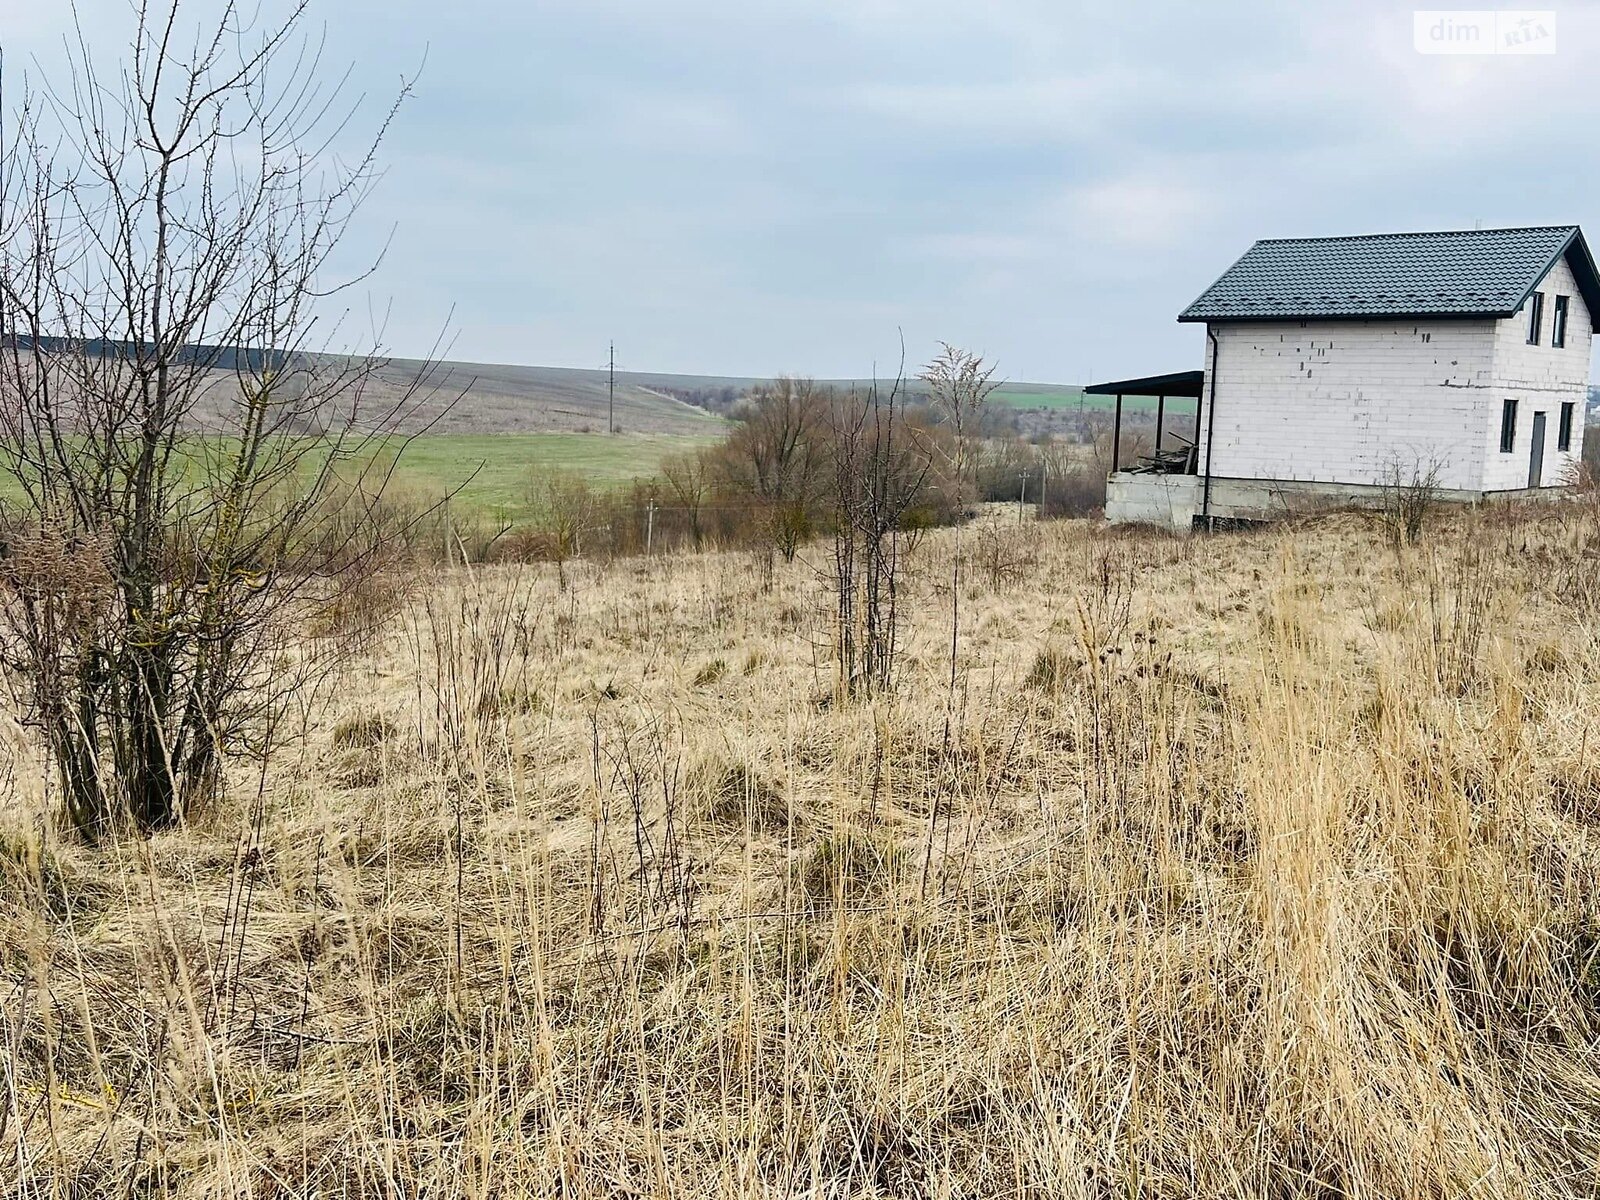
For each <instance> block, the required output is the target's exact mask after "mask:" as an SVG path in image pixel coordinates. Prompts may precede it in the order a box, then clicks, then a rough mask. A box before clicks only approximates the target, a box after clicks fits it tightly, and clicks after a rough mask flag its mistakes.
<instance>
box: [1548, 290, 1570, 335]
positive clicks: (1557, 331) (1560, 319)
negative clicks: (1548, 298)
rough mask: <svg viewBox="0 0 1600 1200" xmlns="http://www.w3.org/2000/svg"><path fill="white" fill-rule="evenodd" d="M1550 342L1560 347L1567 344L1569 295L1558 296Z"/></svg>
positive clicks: (1551, 323)
mask: <svg viewBox="0 0 1600 1200" xmlns="http://www.w3.org/2000/svg"><path fill="white" fill-rule="evenodd" d="M1550 344H1551V345H1552V346H1556V347H1560V346H1565V345H1566V344H1567V297H1565V296H1557V297H1556V311H1555V315H1554V316H1553V317H1552V319H1551V322H1550Z"/></svg>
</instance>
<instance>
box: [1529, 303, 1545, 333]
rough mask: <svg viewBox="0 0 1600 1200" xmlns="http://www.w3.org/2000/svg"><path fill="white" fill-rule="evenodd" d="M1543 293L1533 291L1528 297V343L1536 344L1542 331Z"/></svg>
mask: <svg viewBox="0 0 1600 1200" xmlns="http://www.w3.org/2000/svg"><path fill="white" fill-rule="evenodd" d="M1543 326H1544V293H1543V292H1535V293H1534V294H1533V295H1532V296H1530V297H1529V298H1528V345H1530V346H1537V345H1538V344H1539V338H1540V336H1541V335H1542V334H1543V333H1544V328H1543Z"/></svg>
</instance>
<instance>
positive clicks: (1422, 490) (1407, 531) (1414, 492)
mask: <svg viewBox="0 0 1600 1200" xmlns="http://www.w3.org/2000/svg"><path fill="white" fill-rule="evenodd" d="M1439 471H1440V468H1439V464H1438V463H1437V462H1430V463H1426V464H1424V463H1421V462H1415V461H1413V462H1411V463H1409V464H1405V463H1400V462H1394V463H1391V464H1390V465H1389V467H1388V469H1387V471H1386V472H1385V474H1384V479H1383V484H1382V491H1381V493H1380V499H1379V505H1378V518H1379V520H1380V521H1381V522H1382V524H1383V530H1384V533H1385V534H1386V535H1387V536H1388V538H1389V544H1390V545H1392V546H1394V547H1396V548H1397V549H1398V548H1399V547H1401V546H1410V545H1414V544H1415V543H1416V542H1417V540H1418V539H1419V538H1421V537H1422V531H1423V529H1424V528H1425V527H1426V526H1427V524H1428V521H1429V520H1430V519H1431V517H1432V515H1433V513H1434V511H1435V510H1436V509H1437V508H1438V506H1439V504H1440V499H1439Z"/></svg>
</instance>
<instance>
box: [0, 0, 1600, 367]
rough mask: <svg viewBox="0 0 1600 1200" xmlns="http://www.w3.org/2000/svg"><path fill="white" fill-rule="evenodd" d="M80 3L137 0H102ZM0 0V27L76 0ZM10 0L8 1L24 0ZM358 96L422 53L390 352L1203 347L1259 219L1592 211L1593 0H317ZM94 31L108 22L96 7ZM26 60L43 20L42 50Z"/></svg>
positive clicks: (398, 158)
mask: <svg viewBox="0 0 1600 1200" xmlns="http://www.w3.org/2000/svg"><path fill="white" fill-rule="evenodd" d="M97 3H100V4H103V5H104V7H105V9H106V14H105V15H104V16H103V17H102V15H101V14H100V13H99V11H98V9H97V11H96V17H95V19H96V28H97V29H101V28H106V27H110V26H112V25H114V24H115V22H116V21H118V20H125V16H123V15H122V14H123V12H124V9H123V7H122V6H121V5H120V4H116V3H112V2H111V0H97ZM40 7H41V6H35V5H28V6H27V7H26V10H25V11H26V20H25V21H24V20H23V13H24V9H23V7H22V6H20V5H13V4H11V3H3V4H0V15H3V16H4V18H5V27H6V29H7V30H8V51H9V50H11V49H12V47H13V44H14V43H15V44H17V45H21V46H26V47H29V48H33V49H37V48H40V47H44V48H46V50H47V48H48V46H49V44H50V42H51V40H52V39H53V38H56V37H59V34H60V32H61V20H62V15H61V14H58V13H54V12H52V13H50V14H49V15H44V14H42V13H41V11H40ZM13 9H15V11H12V10H13ZM319 15H320V16H321V17H322V18H324V19H326V20H327V22H328V26H329V48H330V55H331V57H333V58H335V59H344V58H351V57H353V58H354V59H355V60H356V64H357V82H358V84H359V85H360V87H361V88H362V89H364V90H366V91H367V92H369V93H370V94H371V95H372V97H374V102H376V98H378V97H380V96H382V95H385V94H387V93H388V92H390V91H392V89H393V87H394V85H395V83H396V81H397V80H398V78H399V76H400V74H401V72H402V71H406V70H409V69H411V68H412V67H413V66H414V65H415V64H416V63H417V62H418V61H419V60H420V59H421V58H422V56H423V54H424V52H426V55H427V60H428V61H427V69H426V72H425V73H424V75H423V79H422V82H421V85H420V87H419V91H418V95H417V98H416V101H415V103H414V104H413V105H412V106H411V107H410V108H409V109H408V111H407V112H406V113H405V114H404V116H403V119H402V121H401V123H400V125H399V126H398V127H397V129H396V131H395V135H394V137H393V139H392V140H391V142H390V145H389V154H390V159H391V161H392V167H391V170H390V173H389V176H388V178H387V179H386V181H385V183H384V185H383V187H382V188H381V189H380V191H379V192H378V193H377V195H376V196H375V197H374V199H373V201H372V203H371V207H370V208H369V209H368V211H367V214H366V215H367V218H368V222H369V228H370V230H371V233H370V235H369V236H368V238H367V241H366V243H364V245H363V247H353V248H352V250H353V251H354V250H356V249H360V248H365V246H368V245H370V244H374V243H375V241H376V240H377V239H378V238H379V237H380V236H381V235H382V234H384V233H386V232H387V230H388V228H389V227H390V226H391V225H395V226H397V232H396V237H395V241H394V243H393V247H392V249H391V251H390V254H389V257H388V260H387V262H386V264H385V268H384V271H383V272H382V274H381V275H380V277H379V278H378V280H377V281H375V283H374V287H375V288H377V289H380V290H381V291H382V292H383V293H384V294H385V295H387V294H390V293H392V295H393V297H394V314H395V315H394V317H393V319H392V321H391V323H390V327H389V333H390V336H391V340H392V341H393V343H394V346H395V349H396V350H397V351H400V352H408V351H415V350H417V349H419V348H421V347H424V346H425V344H426V343H427V342H429V341H431V338H432V334H433V332H434V330H435V328H436V327H437V324H438V323H439V322H440V321H441V320H442V319H443V317H444V314H445V313H446V312H447V311H448V310H449V308H450V306H451V305H452V304H453V305H454V306H455V321H456V324H457V326H458V328H459V333H458V337H457V340H456V343H455V352H456V353H457V354H458V355H460V356H463V357H471V358H479V359H489V360H501V361H518V362H539V363H553V364H565V365H578V366H589V365H594V364H596V363H598V362H599V361H600V359H601V358H602V357H603V355H604V352H605V345H606V342H607V341H608V340H609V339H611V338H615V339H616V340H617V342H618V345H619V353H620V354H621V356H622V357H623V358H624V359H625V361H626V362H627V364H628V365H629V366H633V367H637V368H640V369H659V370H688V371H708V372H716V371H725V372H728V373H739V374H760V373H768V372H775V371H779V370H798V371H809V372H812V373H816V374H857V373H860V372H862V371H864V370H866V369H868V368H869V367H870V366H871V364H872V363H873V362H874V361H877V362H878V363H880V364H882V363H884V362H886V361H887V360H889V359H890V358H891V356H892V355H893V354H894V353H896V352H897V346H898V341H897V333H896V330H897V329H898V328H903V329H904V330H905V335H906V339H907V343H908V347H909V350H910V353H911V354H912V356H913V357H914V358H916V357H918V356H921V355H923V354H925V353H926V352H927V351H928V350H929V348H930V347H931V346H932V344H933V342H934V341H935V339H939V338H947V339H950V340H953V341H957V342H961V343H964V344H969V345H973V346H976V347H978V348H981V349H984V350H986V351H987V352H989V353H990V354H992V355H994V356H995V357H997V358H998V359H999V360H1000V363H1001V368H1002V370H1003V371H1004V372H1005V373H1006V374H1008V375H1010V376H1012V377H1017V378H1030V379H1041V380H1068V381H1070V380H1078V379H1081V378H1083V376H1084V374H1085V373H1086V372H1087V371H1088V370H1089V369H1090V368H1091V367H1092V368H1093V369H1094V371H1095V372H1096V373H1100V374H1112V373H1117V372H1123V371H1126V372H1129V373H1133V372H1143V371H1146V370H1157V369H1166V368H1178V367H1185V366H1190V365H1193V364H1194V363H1195V362H1198V356H1199V337H1198V335H1197V334H1196V333H1195V331H1194V330H1192V329H1187V328H1184V329H1180V328H1179V327H1177V326H1176V325H1175V324H1174V323H1173V320H1172V318H1173V316H1174V314H1175V313H1176V311H1177V310H1178V309H1179V308H1180V307H1181V306H1182V305H1183V304H1184V303H1186V302H1187V301H1188V300H1189V299H1191V298H1192V297H1193V296H1194V294H1196V293H1197V292H1199V291H1200V290H1201V289H1202V288H1203V287H1204V285H1205V284H1206V283H1208V282H1209V281H1210V280H1211V278H1212V277H1214V276H1215V275H1216V274H1217V273H1219V272H1220V271H1221V270H1222V269H1223V268H1224V267H1226V266H1227V264H1228V263H1229V262H1231V261H1232V259H1233V258H1234V257H1235V256H1237V254H1239V253H1240V252H1241V251H1242V250H1243V249H1244V248H1245V246H1246V245H1248V244H1249V242H1250V241H1251V240H1253V239H1254V238H1256V237H1263V236H1282V235H1289V234H1309V233H1322V232H1328V233H1333V232H1360V231H1369V230H1381V229H1400V228H1416V227H1432V226H1462V225H1467V226H1470V225H1471V224H1473V223H1474V222H1478V221H1481V222H1483V223H1486V224H1501V223H1520V222H1524V221H1527V222H1544V221H1557V220H1560V221H1567V220H1578V221H1583V222H1586V223H1587V224H1589V225H1590V226H1592V227H1593V228H1594V230H1595V231H1596V232H1600V211H1597V201H1596V196H1597V195H1600V187H1597V184H1600V168H1597V167H1596V166H1595V165H1594V164H1593V156H1592V155H1590V154H1589V153H1588V147H1589V144H1590V141H1591V134H1590V130H1591V129H1592V128H1593V127H1594V122H1595V118H1596V116H1597V115H1600V113H1597V111H1596V110H1597V108H1600V101H1597V100H1596V99H1595V95H1594V89H1592V87H1590V86H1589V84H1588V82H1587V80H1586V79H1585V74H1586V70H1587V66H1586V64H1589V63H1592V62H1593V61H1594V56H1595V50H1596V39H1597V36H1600V19H1597V10H1596V5H1595V4H1594V3H1593V2H1586V3H1582V4H1575V5H1569V6H1567V7H1563V8H1562V9H1561V10H1560V12H1559V22H1560V24H1559V28H1558V36H1559V38H1560V43H1561V44H1560V52H1559V53H1558V54H1557V55H1555V56H1554V57H1552V58H1528V59H1515V58H1482V59H1460V58H1427V57H1424V56H1420V55H1417V54H1416V53H1415V52H1414V51H1413V50H1412V48H1411V10H1410V8H1399V7H1397V6H1395V5H1392V4H1386V3H1375V2H1372V0H1357V2H1356V3H1353V4H1348V5H1343V6H1339V7H1338V8H1333V7H1331V6H1302V5H1285V4H1282V3H1265V2H1261V3H1255V2H1249V3H1231V4H1230V3H1225V4H1219V5H1210V6H1200V5H1193V4H1178V3H1169V2H1167V0H1156V2H1153V3H1142V4H1139V5H1121V6H1093V7H1087V6H1073V7H1070V8H1069V7H1068V6H1065V5H1061V4H1059V3H1046V2H1043V0H989V2H988V3H985V4H981V5H978V4H971V3H968V2H966V0H962V2H960V3H957V2H956V0H916V2H912V0H807V2H804V3H802V2H799V0H795V2H778V0H765V2H763V0H750V2H746V3H731V2H727V3H724V2H720V0H719V2H713V0H654V2H651V3H644V2H642V0H629V2H625V0H571V2H567V0H537V2H535V3H532V4H530V5H527V6H524V7H522V8H521V9H518V10H515V11H513V10H509V9H508V8H507V7H506V6H504V5H502V4H498V3H491V2H489V0H457V2H456V3H452V4H450V5H448V6H443V5H437V4H426V5H424V4H421V3H416V2H414V0H388V2H386V3H378V2H376V0H344V2H343V3H340V4H339V5H338V6H337V7H335V6H334V5H332V4H331V3H329V4H324V5H322V6H321V8H320V14H319ZM108 45H109V42H108ZM47 57H48V55H47V53H46V58H47Z"/></svg>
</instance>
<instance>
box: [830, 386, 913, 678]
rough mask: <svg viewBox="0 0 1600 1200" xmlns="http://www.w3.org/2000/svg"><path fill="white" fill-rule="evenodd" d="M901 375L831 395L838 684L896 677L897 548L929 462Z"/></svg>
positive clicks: (897, 625) (898, 592) (898, 600)
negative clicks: (907, 403) (885, 388)
mask: <svg viewBox="0 0 1600 1200" xmlns="http://www.w3.org/2000/svg"><path fill="white" fill-rule="evenodd" d="M905 400H906V389H905V377H904V374H903V373H902V374H901V375H899V376H897V377H896V379H895V381H894V383H893V384H892V385H890V387H889V390H888V391H887V393H885V392H884V391H883V390H882V389H881V388H879V387H878V386H877V385H876V384H874V385H873V386H872V387H871V388H869V389H867V390H866V391H859V390H856V389H854V388H852V389H851V390H849V391H848V392H843V393H839V394H836V395H834V396H833V398H832V403H831V404H830V406H829V426H830V433H831V444H832V447H833V492H834V495H833V500H834V516H833V521H834V553H833V574H834V592H835V596H836V599H837V602H838V657H839V672H840V686H841V689H842V691H844V692H846V693H852V692H856V691H861V690H865V691H877V690H882V689H884V688H887V687H888V686H889V685H890V684H891V683H892V681H893V678H894V665H895V658H896V654H897V652H898V649H899V629H900V608H899V604H900V565H901V563H900V550H901V533H902V530H903V528H904V526H905V521H906V516H907V514H908V513H909V512H910V510H911V509H912V507H913V506H914V505H915V504H917V502H918V501H919V499H921V497H922V493H923V487H924V484H925V483H926V482H927V479H928V476H929V474H930V472H931V471H932V467H933V452H932V451H931V450H930V449H929V445H928V442H929V439H928V438H927V437H926V436H924V435H923V431H921V430H919V429H917V428H916V427H915V426H913V425H912V424H911V423H910V422H909V421H908V420H907V419H906V409H905Z"/></svg>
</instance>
